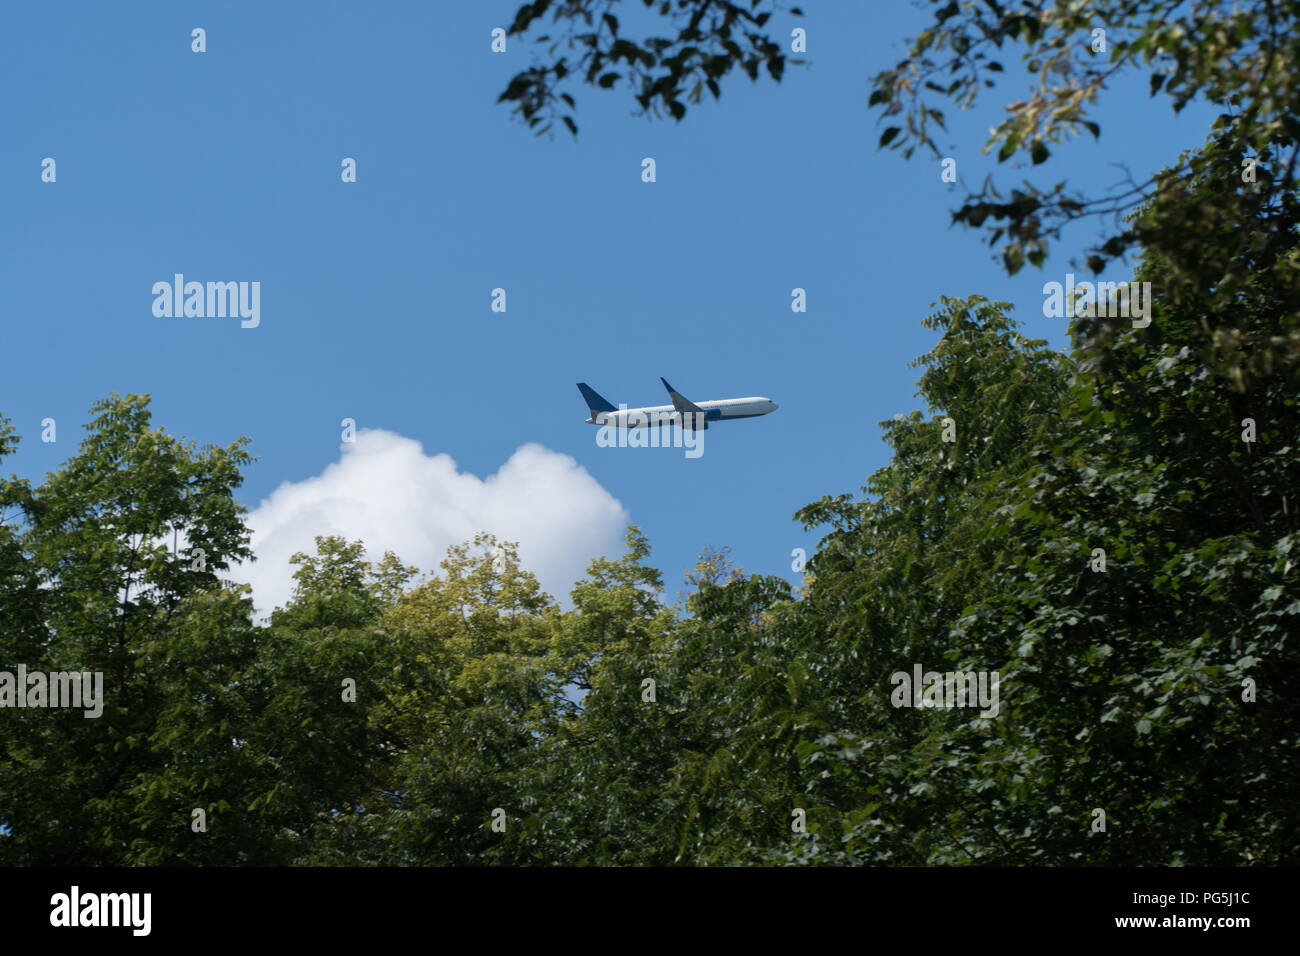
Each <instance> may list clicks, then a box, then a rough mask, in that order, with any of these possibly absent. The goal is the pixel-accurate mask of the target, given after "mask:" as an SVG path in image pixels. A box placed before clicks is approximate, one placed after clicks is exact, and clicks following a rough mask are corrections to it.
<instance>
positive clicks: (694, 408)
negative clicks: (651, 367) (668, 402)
mask: <svg viewBox="0 0 1300 956" xmlns="http://www.w3.org/2000/svg"><path fill="white" fill-rule="evenodd" d="M659 381H661V382H663V383H664V388H666V389H668V395H669V397H671V398H672V400H673V408H674V409H676V410H677V412H678V413H679V414H682V415H703V414H704V409H702V408H700V406H698V405H696V404H695V403H694V402H692V401H691V400H690V399H689V398H687V397H686V396H685V395H683V394H682V393H681V392H678V391H677V390H676V389H674V388H673V387H672V386H671V385H669V384H668V380H667V379H666V378H663V377H662V376H661V377H660V379H659Z"/></svg>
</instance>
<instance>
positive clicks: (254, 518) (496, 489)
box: [230, 429, 628, 614]
mask: <svg viewBox="0 0 1300 956" xmlns="http://www.w3.org/2000/svg"><path fill="white" fill-rule="evenodd" d="M341 448H342V451H343V455H342V458H341V459H340V460H339V461H337V462H335V463H333V464H331V465H329V466H328V467H326V469H325V470H324V471H323V472H321V474H319V475H317V476H316V477H314V478H307V479H305V480H304V481H297V482H285V483H284V484H282V485H280V487H278V488H276V489H275V491H273V492H272V493H271V495H270V497H269V498H267V499H265V500H264V501H263V502H262V503H261V504H259V505H258V506H257V508H256V509H254V510H253V511H252V512H251V513H250V514H249V515H248V526H249V528H250V529H251V530H252V541H251V547H252V549H253V553H254V554H255V555H256V556H257V560H256V561H255V562H245V563H244V564H242V565H239V566H237V567H236V568H235V569H234V570H233V571H232V573H231V574H230V577H231V578H232V579H233V580H236V581H243V582H247V583H249V584H251V585H252V586H253V599H254V602H255V604H256V605H257V608H258V612H259V614H265V613H268V612H269V611H270V610H271V609H272V608H275V607H279V606H282V605H284V604H285V603H287V602H288V600H289V597H290V595H291V594H292V591H293V566H292V565H290V564H289V558H290V556H292V555H293V554H294V553H295V552H297V551H305V552H307V553H309V554H310V553H313V552H314V551H315V536H316V535H328V534H336V535H342V536H343V537H345V538H347V539H348V540H354V539H357V538H360V539H361V540H362V541H364V542H365V545H366V550H367V552H368V556H369V557H370V559H371V560H374V559H376V558H378V557H379V556H380V555H382V554H383V553H384V552H385V551H393V552H395V553H396V554H397V556H398V557H400V558H401V559H402V560H403V561H404V562H405V563H406V564H414V565H417V566H418V567H419V568H420V570H421V572H434V573H440V570H439V568H438V563H439V562H440V561H441V560H442V559H443V558H444V557H445V556H446V552H447V548H448V547H449V546H450V545H453V544H460V543H462V542H464V541H467V540H469V539H470V538H472V537H473V536H474V534H475V533H476V532H478V531H488V532H491V533H492V534H495V535H496V536H497V538H498V539H500V540H506V541H518V542H519V559H520V563H521V564H522V565H523V566H524V567H525V568H527V569H528V570H530V571H532V572H533V573H534V574H535V575H537V578H538V580H539V581H540V582H541V585H542V589H543V590H544V591H546V592H547V593H549V594H550V595H552V596H553V597H555V598H558V599H560V600H561V601H563V602H564V603H566V604H567V603H568V594H569V590H570V588H572V586H573V583H574V582H575V581H577V580H578V579H579V578H581V577H582V576H583V575H584V573H585V571H586V568H587V564H588V562H589V561H590V560H591V558H593V557H596V556H598V555H601V554H605V555H609V556H610V557H617V556H619V555H621V554H622V553H623V551H624V548H625V545H624V541H623V532H624V529H625V527H626V525H627V523H628V514H627V511H626V510H625V509H624V508H623V506H622V505H621V504H620V503H619V502H618V500H617V499H615V498H614V497H613V496H612V495H611V494H610V493H609V492H607V491H606V490H605V489H604V488H602V487H601V486H600V484H599V483H598V482H597V481H596V479H594V478H592V477H591V475H589V474H588V473H587V471H586V469H585V468H583V467H582V466H581V465H579V464H578V463H577V462H576V461H574V460H573V459H572V458H570V457H569V456H568V455H561V454H559V453H558V452H554V451H551V450H550V449H548V448H544V447H542V446H541V445H537V444H532V443H530V444H527V445H521V446H520V447H519V448H518V449H517V450H516V451H515V453H514V454H513V455H511V456H510V458H509V460H507V461H506V463H505V464H504V465H502V466H501V468H500V470H499V471H498V472H497V473H496V474H495V475H490V476H488V478H486V479H480V478H478V477H476V476H475V475H470V474H462V473H461V472H460V471H458V470H457V468H456V462H455V461H454V460H453V459H452V458H451V456H450V455H446V454H439V455H433V456H430V455H426V454H425V452H424V448H423V447H422V446H421V445H420V443H419V442H417V441H414V440H412V439H410V438H405V437H403V436H401V435H398V434H395V433H394V432H388V431H380V430H376V429H361V430H360V431H358V432H357V435H356V441H355V442H353V443H348V444H344V445H342V446H341Z"/></svg>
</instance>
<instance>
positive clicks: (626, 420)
mask: <svg viewBox="0 0 1300 956" xmlns="http://www.w3.org/2000/svg"><path fill="white" fill-rule="evenodd" d="M695 405H696V407H697V408H699V409H700V410H701V411H703V412H704V414H705V421H706V422H725V421H730V420H731V419H733V418H757V417H758V416H759V415H767V414H769V413H770V412H774V411H776V410H777V408H778V407H779V406H778V405H777V404H776V402H774V401H772V400H771V399H770V398H761V397H754V398H722V399H718V400H717V401H712V402H696V403H695ZM688 414H689V413H688ZM680 419H681V416H680V415H679V414H678V412H677V410H676V409H675V408H673V406H671V405H650V406H647V407H645V408H622V407H620V408H619V410H618V411H616V412H596V413H595V414H594V415H593V416H592V417H591V418H589V419H587V423H588V424H590V425H609V426H611V427H613V428H646V427H653V426H655V425H667V424H680Z"/></svg>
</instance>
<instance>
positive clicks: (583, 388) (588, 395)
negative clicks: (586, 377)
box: [578, 382, 618, 418]
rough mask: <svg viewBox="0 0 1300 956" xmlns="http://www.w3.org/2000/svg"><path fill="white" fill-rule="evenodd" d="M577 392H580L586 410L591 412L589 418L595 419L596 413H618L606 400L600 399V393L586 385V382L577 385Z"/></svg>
mask: <svg viewBox="0 0 1300 956" xmlns="http://www.w3.org/2000/svg"><path fill="white" fill-rule="evenodd" d="M578 391H580V392H582V397H583V398H584V399H585V400H586V402H587V408H588V409H589V410H590V411H591V417H592V418H595V417H596V413H597V412H616V411H618V409H617V408H615V407H614V406H613V405H611V404H610V403H609V402H608V401H607V400H605V399H604V398H601V397H600V393H599V392H597V391H596V390H595V389H594V388H592V387H591V386H590V385H588V384H587V383H586V382H579V383H578Z"/></svg>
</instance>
